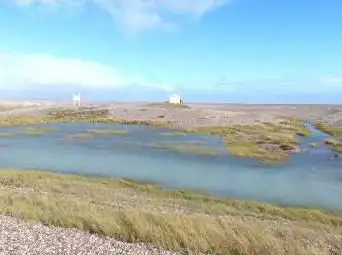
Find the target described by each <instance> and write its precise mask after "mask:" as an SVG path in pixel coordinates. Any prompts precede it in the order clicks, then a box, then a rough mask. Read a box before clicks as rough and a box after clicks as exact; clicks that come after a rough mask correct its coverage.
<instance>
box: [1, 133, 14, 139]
mask: <svg viewBox="0 0 342 255" xmlns="http://www.w3.org/2000/svg"><path fill="white" fill-rule="evenodd" d="M14 136H15V134H13V133H0V138H1V137H3V138H6V137H14Z"/></svg>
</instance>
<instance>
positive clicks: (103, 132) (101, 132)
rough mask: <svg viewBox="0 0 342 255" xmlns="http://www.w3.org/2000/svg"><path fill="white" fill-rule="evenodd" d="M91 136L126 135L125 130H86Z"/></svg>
mask: <svg viewBox="0 0 342 255" xmlns="http://www.w3.org/2000/svg"><path fill="white" fill-rule="evenodd" d="M88 132H90V133H91V134H95V135H126V134H128V130H127V129H90V130H88Z"/></svg>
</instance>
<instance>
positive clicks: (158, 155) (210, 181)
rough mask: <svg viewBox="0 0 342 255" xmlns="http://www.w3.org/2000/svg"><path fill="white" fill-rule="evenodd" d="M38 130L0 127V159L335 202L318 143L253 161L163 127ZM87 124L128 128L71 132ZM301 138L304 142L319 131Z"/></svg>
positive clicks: (237, 193) (331, 163)
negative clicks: (205, 151) (183, 149)
mask: <svg viewBox="0 0 342 255" xmlns="http://www.w3.org/2000/svg"><path fill="white" fill-rule="evenodd" d="M49 127H53V128H54V129H55V131H54V132H51V133H49V132H47V133H44V134H43V135H41V136H39V135H27V134H25V132H23V130H24V129H23V128H10V129H5V128H2V129H0V132H1V133H15V134H17V135H16V136H14V137H1V138H0V167H10V168H20V169H50V170H54V171H59V172H68V173H80V174H92V175H104V176H113V177H126V178H132V179H137V180H143V181H150V182H157V183H160V184H162V185H164V186H166V187H178V188H190V189H197V190H202V191H207V192H211V193H214V194H219V195H226V196H229V197H238V198H247V199H255V200H260V201H265V202H274V203H279V204H296V205H302V206H318V207H326V208H330V209H342V199H340V197H341V194H342V160H341V159H340V158H337V159H332V155H333V153H332V152H331V150H330V149H329V148H328V147H326V146H324V145H322V146H319V147H318V148H309V149H308V151H307V152H303V153H296V154H294V155H293V156H292V157H291V159H290V160H289V161H288V162H286V163H284V164H282V165H279V166H272V167H271V166H256V163H257V162H256V161H254V160H250V159H241V158H236V157H232V156H230V155H228V153H226V150H225V149H224V145H223V143H222V141H221V139H219V138H217V137H212V136H202V135H197V134H186V135H179V136H177V135H175V136H172V135H170V136H169V135H164V134H165V133H169V132H170V131H167V130H163V129H159V128H154V127H146V126H124V125H111V124H96V125H94V124H86V123H77V124H76V123H75V124H55V125H49ZM90 129H127V130H128V133H127V134H123V135H105V136H95V137H93V138H90V139H72V138H70V137H69V136H70V135H72V134H79V133H85V132H87V131H88V130H90ZM313 132H314V136H312V137H307V138H303V148H308V146H306V145H305V144H307V143H309V142H317V141H321V140H322V139H325V138H326V137H327V135H325V134H323V133H321V132H319V131H317V130H313ZM160 142H177V143H194V142H198V143H205V144H207V145H208V146H211V147H212V148H215V149H220V150H221V151H222V152H223V153H222V155H215V156H211V155H210V156H199V155H191V154H185V153H180V152H177V151H172V150H168V149H160V148H153V147H150V146H148V145H151V144H152V145H153V144H156V143H160Z"/></svg>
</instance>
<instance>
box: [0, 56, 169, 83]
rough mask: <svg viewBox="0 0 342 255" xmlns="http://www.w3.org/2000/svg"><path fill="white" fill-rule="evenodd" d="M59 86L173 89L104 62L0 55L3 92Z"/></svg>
mask: <svg viewBox="0 0 342 255" xmlns="http://www.w3.org/2000/svg"><path fill="white" fill-rule="evenodd" d="M56 85H57V86H70V85H73V86H75V85H76V86H82V87H86V88H91V87H93V88H97V87H98V88H113V87H120V86H131V85H139V86H142V87H146V88H159V89H164V90H172V86H170V85H164V84H149V83H147V82H145V81H143V80H142V79H139V78H137V77H134V76H130V75H127V74H123V73H122V72H119V71H118V70H116V69H115V68H114V67H112V66H108V65H103V64H101V63H96V62H91V61H84V60H77V59H63V58H58V57H54V56H51V55H42V54H31V55H29V54H2V55H1V54H0V88H1V89H11V88H23V87H28V86H56Z"/></svg>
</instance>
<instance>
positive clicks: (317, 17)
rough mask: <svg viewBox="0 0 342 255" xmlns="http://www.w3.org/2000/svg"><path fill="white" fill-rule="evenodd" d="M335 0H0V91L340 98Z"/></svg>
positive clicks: (340, 38) (340, 6)
mask: <svg viewBox="0 0 342 255" xmlns="http://www.w3.org/2000/svg"><path fill="white" fill-rule="evenodd" d="M341 10H342V1H341V0H327V1H322V0H311V1H309V0H300V1H298V0H278V1H270V0H267V1H266V0H230V1H229V0H164V1H162V0H68V1H67V0H2V1H1V2H0V93H2V94H3V95H5V96H13V95H14V94H18V95H20V96H21V97H24V96H26V97H27V96H28V97H33V96H35V97H50V98H54V97H55V98H57V97H58V98H67V99H69V97H70V93H72V92H76V91H81V92H82V93H83V95H86V96H87V97H88V98H91V99H101V98H102V99H114V100H165V98H166V97H167V96H168V95H170V94H171V93H180V94H181V95H183V96H184V98H185V100H190V101H227V102H232V101H233V102H264V103H267V102H270V103H274V102H331V103H335V102H342V33H341V27H342V15H341Z"/></svg>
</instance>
